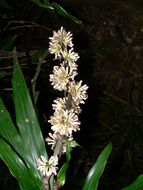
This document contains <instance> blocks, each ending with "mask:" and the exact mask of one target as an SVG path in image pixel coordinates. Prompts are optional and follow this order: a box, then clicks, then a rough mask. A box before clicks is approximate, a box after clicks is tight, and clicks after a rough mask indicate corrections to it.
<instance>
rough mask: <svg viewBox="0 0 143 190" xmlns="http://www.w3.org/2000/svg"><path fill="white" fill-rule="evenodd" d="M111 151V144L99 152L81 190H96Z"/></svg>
mask: <svg viewBox="0 0 143 190" xmlns="http://www.w3.org/2000/svg"><path fill="white" fill-rule="evenodd" d="M111 149H112V144H111V143H109V144H108V145H107V146H106V147H105V148H104V150H103V151H102V152H101V154H100V155H99V157H98V159H97V161H96V162H95V164H94V165H93V166H92V168H91V169H90V171H89V173H88V176H87V178H86V180H85V182H84V186H83V189H82V190H97V186H98V181H99V179H100V177H101V175H102V173H103V171H104V168H105V165H106V162H107V159H108V157H109V154H110V152H111Z"/></svg>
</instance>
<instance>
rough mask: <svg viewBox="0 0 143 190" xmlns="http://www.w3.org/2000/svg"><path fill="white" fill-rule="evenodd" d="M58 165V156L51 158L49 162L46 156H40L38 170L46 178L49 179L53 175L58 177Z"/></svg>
mask: <svg viewBox="0 0 143 190" xmlns="http://www.w3.org/2000/svg"><path fill="white" fill-rule="evenodd" d="M57 164H58V157H57V156H51V157H50V159H49V160H47V159H46V158H45V157H44V156H40V158H39V159H38V160H37V169H38V170H40V171H41V172H42V173H43V175H44V176H47V177H49V176H51V174H54V175H57V169H58V167H56V165H57Z"/></svg>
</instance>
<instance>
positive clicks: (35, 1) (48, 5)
mask: <svg viewBox="0 0 143 190" xmlns="http://www.w3.org/2000/svg"><path fill="white" fill-rule="evenodd" d="M32 1H33V2H34V3H35V4H36V5H38V6H39V7H42V8H48V9H53V8H52V7H51V6H50V4H49V3H41V1H39V0H32Z"/></svg>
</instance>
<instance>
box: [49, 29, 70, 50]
mask: <svg viewBox="0 0 143 190" xmlns="http://www.w3.org/2000/svg"><path fill="white" fill-rule="evenodd" d="M49 39H50V40H51V42H52V43H53V44H59V45H60V46H61V47H63V46H65V47H67V46H69V47H72V46H73V43H72V34H71V32H66V30H65V29H64V28H63V27H61V29H60V30H58V31H57V32H56V31H54V32H53V37H50V38H49Z"/></svg>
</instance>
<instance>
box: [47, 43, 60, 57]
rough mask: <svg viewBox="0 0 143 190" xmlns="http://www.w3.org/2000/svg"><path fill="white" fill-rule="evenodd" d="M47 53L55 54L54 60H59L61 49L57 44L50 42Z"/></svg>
mask: <svg viewBox="0 0 143 190" xmlns="http://www.w3.org/2000/svg"><path fill="white" fill-rule="evenodd" d="M49 52H50V53H51V54H55V58H56V59H57V58H61V53H62V48H61V46H60V45H59V44H57V43H51V42H50V46H49Z"/></svg>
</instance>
